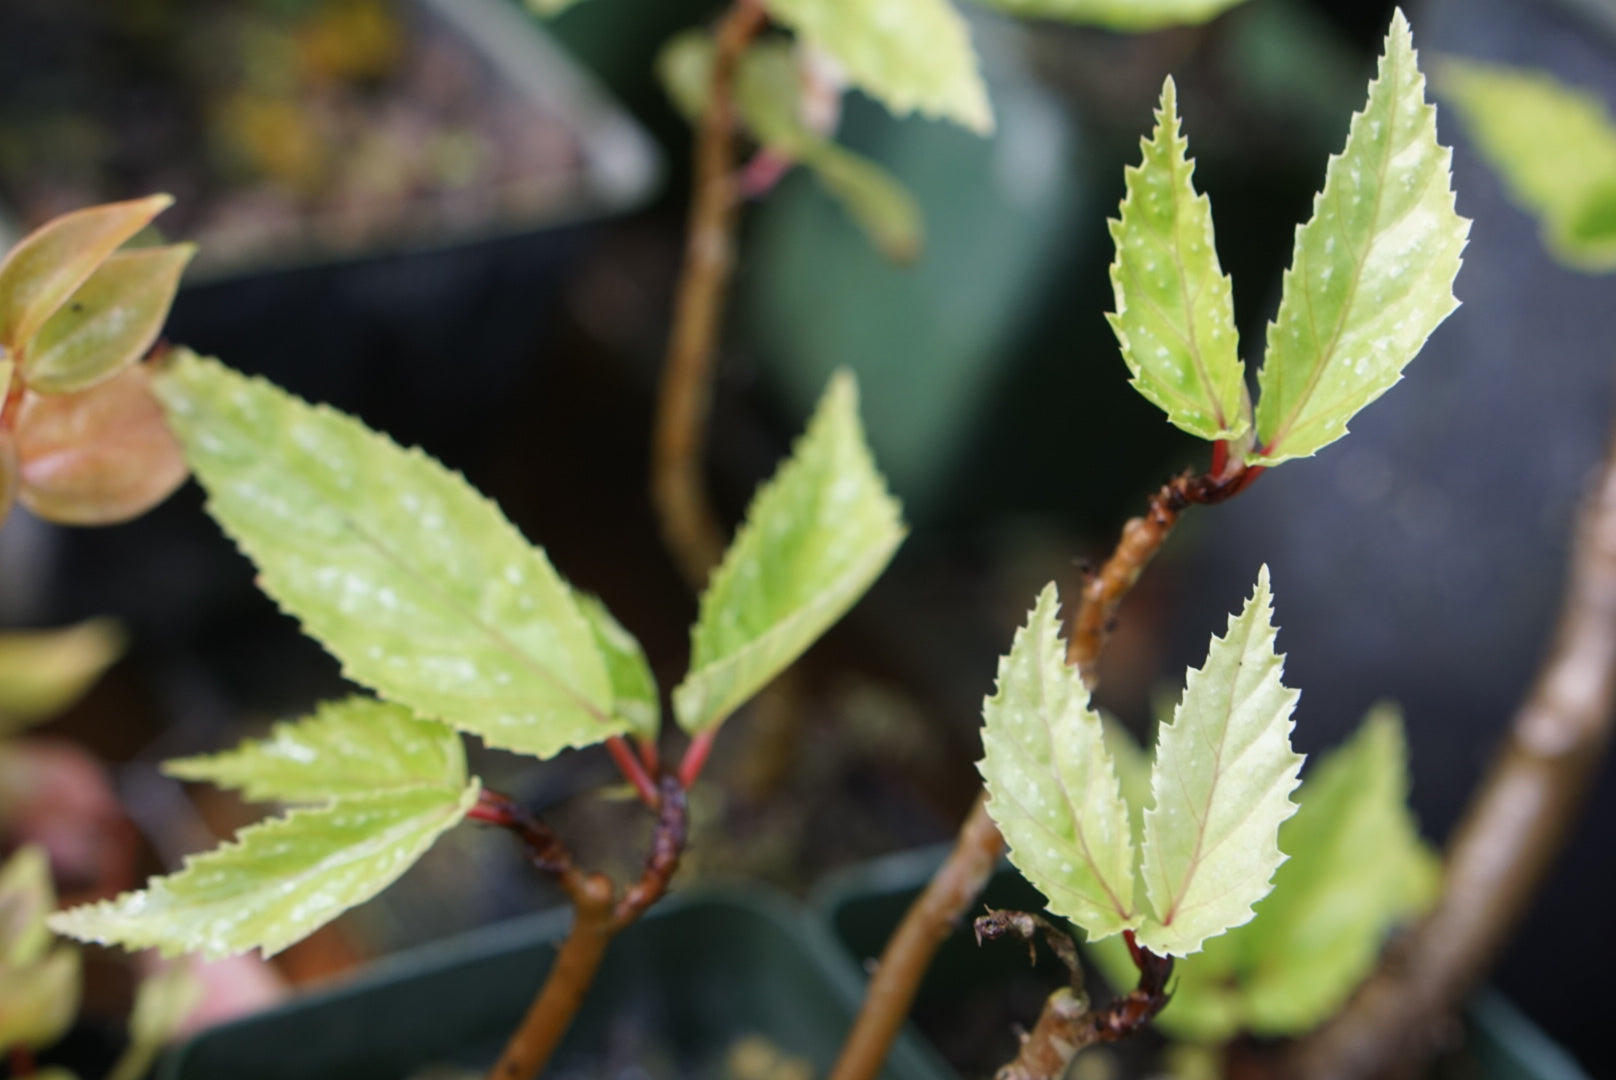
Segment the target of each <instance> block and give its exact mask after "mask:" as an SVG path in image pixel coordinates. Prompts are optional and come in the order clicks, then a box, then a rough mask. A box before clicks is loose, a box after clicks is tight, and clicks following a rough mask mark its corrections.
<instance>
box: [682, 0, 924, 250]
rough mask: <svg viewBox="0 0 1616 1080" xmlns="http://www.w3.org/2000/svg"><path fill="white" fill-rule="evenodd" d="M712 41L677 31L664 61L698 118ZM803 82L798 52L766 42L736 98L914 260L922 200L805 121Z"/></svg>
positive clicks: (881, 238) (876, 234)
mask: <svg viewBox="0 0 1616 1080" xmlns="http://www.w3.org/2000/svg"><path fill="white" fill-rule="evenodd" d="M712 56H713V40H712V36H711V35H710V34H708V33H706V32H705V31H701V30H691V31H687V32H685V33H683V34H680V35H678V36H677V37H675V38H674V39H673V40H671V41H669V42H668V44H667V45H665V46H664V47H663V49H662V53H661V55H660V56H659V57H658V59H657V71H658V72H659V74H660V76H661V78H662V83H663V86H664V87H665V88H666V90H667V92H668V96H669V97H670V98H671V99H672V100H673V102H674V104H675V106H676V107H677V108H678V109H679V111H680V112H681V113H683V114H684V115H685V117H686V118H687V119H688V120H690V121H691V122H692V123H694V122H695V121H696V120H697V119H698V118H699V117H700V116H701V114H702V113H703V112H704V111H705V110H706V107H707V95H708V85H709V80H710V78H711V72H712ZM801 93H802V80H801V77H800V73H799V71H798V61H797V57H796V53H795V50H794V49H793V48H792V47H791V45H790V44H788V43H787V42H784V41H778V40H766V41H760V42H757V43H755V44H754V45H752V47H751V48H749V49H748V50H747V51H746V52H745V53H743V54H742V56H741V60H740V63H739V65H738V70H737V71H736V77H735V101H736V108H737V110H738V111H739V113H740V116H741V120H742V122H743V123H744V124H745V125H746V127H747V130H748V131H750V132H751V133H752V135H753V137H754V138H756V139H757V141H758V142H759V143H761V144H762V145H764V146H766V147H768V148H769V149H770V150H771V151H774V152H775V153H778V154H780V155H781V156H782V157H784V158H787V159H789V160H791V161H794V162H800V163H801V164H802V165H804V166H806V167H807V168H808V169H810V170H811V171H812V172H813V174H814V177H815V178H816V179H817V180H818V181H819V183H820V186H821V187H823V188H824V189H825V191H826V192H828V193H829V194H830V195H831V196H832V197H833V198H834V199H836V201H837V202H838V203H840V204H841V206H842V209H843V210H845V211H846V212H847V216H848V217H849V218H851V219H852V220H853V222H854V223H855V224H857V225H858V227H859V228H860V229H862V230H863V231H864V233H865V235H866V236H868V237H869V238H870V242H871V243H873V244H874V245H875V246H876V248H877V249H879V250H880V252H881V253H882V254H883V255H885V256H886V257H887V258H889V259H892V260H893V261H894V262H908V261H910V260H912V259H914V258H915V257H916V256H918V255H919V254H920V249H921V247H922V246H923V245H924V243H925V223H924V220H923V218H922V216H921V212H920V206H919V204H918V203H917V202H915V198H914V196H913V195H911V194H910V193H909V191H908V189H906V188H905V187H904V186H903V185H902V184H901V183H899V182H898V181H897V179H896V178H895V177H893V175H892V174H891V173H889V172H888V171H887V170H885V169H883V168H882V167H881V166H879V165H877V164H876V163H875V162H873V161H871V160H870V159H869V158H866V157H864V156H863V155H861V154H855V153H854V152H853V151H851V150H848V149H847V148H846V147H844V146H841V145H839V144H837V143H835V142H833V141H832V140H830V139H827V138H825V137H824V136H822V135H820V134H819V133H817V132H815V131H813V130H812V129H811V128H810V127H809V126H808V125H807V124H805V123H804V122H803V120H802V112H801V109H802V102H801Z"/></svg>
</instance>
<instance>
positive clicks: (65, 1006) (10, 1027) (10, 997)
mask: <svg viewBox="0 0 1616 1080" xmlns="http://www.w3.org/2000/svg"><path fill="white" fill-rule="evenodd" d="M82 985H83V964H82V962H81V960H80V957H79V951H78V950H77V949H72V948H59V949H55V950H53V951H52V952H50V953H49V954H48V955H46V956H45V957H44V958H43V959H40V960H35V961H34V962H32V963H30V964H24V965H20V966H17V967H9V966H0V1054H4V1053H9V1052H10V1051H11V1050H12V1049H14V1048H16V1047H19V1046H26V1047H29V1048H30V1049H34V1050H37V1049H40V1048H41V1047H46V1046H49V1045H51V1044H52V1043H54V1042H55V1041H56V1040H57V1039H60V1038H61V1037H62V1036H63V1035H64V1034H66V1033H67V1029H68V1028H69V1027H71V1026H72V1025H73V1018H74V1017H75V1016H77V1015H78V1011H79V995H80V992H81V988H82Z"/></svg>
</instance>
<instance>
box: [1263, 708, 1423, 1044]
mask: <svg viewBox="0 0 1616 1080" xmlns="http://www.w3.org/2000/svg"><path fill="white" fill-rule="evenodd" d="M1407 755H1408V751H1407V747H1406V745H1405V743H1404V739H1403V726H1402V720H1401V717H1399V715H1398V713H1397V710H1396V709H1395V708H1392V707H1386V706H1383V707H1381V708H1378V709H1376V710H1375V711H1373V712H1372V713H1371V714H1370V715H1369V717H1368V718H1367V719H1366V720H1365V721H1364V723H1363V726H1362V727H1361V728H1359V730H1358V732H1357V734H1355V735H1354V736H1353V737H1352V739H1351V740H1350V741H1349V742H1347V743H1346V744H1345V745H1344V746H1342V747H1341V748H1339V749H1338V750H1336V751H1335V752H1334V753H1332V754H1330V755H1329V756H1328V757H1327V758H1324V759H1323V760H1322V761H1320V762H1319V764H1318V766H1317V767H1316V768H1315V769H1312V770H1310V771H1309V775H1308V777H1307V780H1306V782H1305V783H1304V784H1303V785H1302V787H1301V790H1300V791H1299V792H1298V793H1297V801H1298V803H1299V804H1300V808H1299V809H1298V810H1297V812H1296V816H1295V817H1293V818H1291V819H1290V820H1289V821H1287V822H1286V823H1285V824H1284V826H1283V827H1282V828H1281V829H1280V833H1279V845H1280V848H1281V850H1283V851H1285V852H1286V853H1287V854H1288V855H1289V856H1290V858H1289V861H1288V862H1286V863H1285V865H1284V866H1281V867H1280V868H1279V871H1278V873H1276V874H1275V875H1274V891H1273V893H1272V895H1270V896H1269V897H1268V898H1267V899H1266V900H1264V901H1263V902H1262V903H1261V904H1260V905H1259V906H1258V908H1257V918H1256V919H1255V920H1253V921H1252V922H1251V924H1250V925H1249V926H1245V927H1242V928H1241V929H1240V931H1239V932H1238V936H1239V942H1240V946H1241V971H1240V973H1239V976H1238V977H1239V980H1240V983H1241V986H1242V989H1243V992H1244V996H1245V999H1246V1000H1245V1003H1244V1012H1245V1026H1246V1027H1247V1028H1248V1029H1249V1030H1250V1031H1252V1032H1253V1033H1254V1034H1257V1035H1262V1036H1281V1035H1299V1034H1301V1033H1303V1032H1305V1031H1307V1030H1309V1029H1311V1028H1312V1027H1314V1026H1315V1025H1316V1024H1318V1023H1320V1022H1321V1021H1323V1020H1324V1019H1325V1018H1327V1017H1329V1016H1331V1015H1333V1014H1334V1013H1335V1011H1336V1010H1337V1009H1338V1008H1340V1006H1341V1005H1342V1004H1343V1003H1345V1002H1346V1000H1347V998H1348V997H1349V996H1351V994H1352V992H1353V990H1355V989H1356V988H1357V986H1358V984H1359V983H1360V982H1361V981H1362V980H1363V979H1364V977H1365V976H1367V975H1368V974H1369V973H1370V971H1372V970H1373V969H1374V966H1375V962H1376V960H1377V959H1378V957H1379V955H1380V948H1381V946H1382V945H1383V944H1384V943H1385V940H1386V935H1387V933H1388V931H1389V930H1390V929H1391V928H1392V927H1394V926H1395V925H1397V924H1398V923H1399V922H1402V921H1405V920H1407V919H1409V918H1411V917H1413V916H1416V915H1418V914H1420V913H1422V912H1423V911H1424V910H1426V909H1427V908H1428V907H1429V906H1430V905H1431V904H1432V903H1433V902H1435V900H1436V897H1437V892H1438V889H1439V888H1440V881H1441V870H1440V865H1439V863H1438V860H1437V857H1436V855H1435V853H1434V852H1432V851H1431V850H1430V849H1429V848H1428V847H1427V846H1426V845H1425V844H1424V843H1423V842H1422V841H1421V840H1420V835H1419V830H1418V827H1417V826H1416V825H1415V823H1414V818H1413V815H1412V814H1411V813H1410V812H1409V809H1408V765H1407ZM1231 936H1235V935H1231Z"/></svg>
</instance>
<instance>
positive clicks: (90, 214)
mask: <svg viewBox="0 0 1616 1080" xmlns="http://www.w3.org/2000/svg"><path fill="white" fill-rule="evenodd" d="M173 202H174V200H173V198H172V197H170V196H168V195H148V196H146V198H144V199H133V200H130V201H129V202H119V203H107V204H105V205H103V206H91V207H87V208H85V209H83V210H75V211H73V212H72V213H71V214H63V215H62V216H61V217H59V218H54V219H52V220H50V221H47V222H46V223H45V224H43V225H41V226H40V227H39V228H37V229H35V230H34V231H33V232H31V233H29V234H28V235H27V236H25V237H23V238H22V240H21V241H20V242H19V243H18V244H17V246H16V247H14V248H12V249H11V253H10V254H9V255H7V256H6V259H5V262H4V263H0V345H3V346H5V347H6V348H7V349H8V350H10V351H11V352H13V353H22V354H26V353H27V351H28V345H29V343H30V342H31V341H33V339H34V335H35V334H37V333H39V329H40V327H42V326H44V325H45V320H47V319H49V318H50V317H51V316H52V315H53V314H55V312H56V309H57V308H59V307H61V306H62V305H63V304H64V303H66V302H67V298H68V297H69V296H71V295H73V292H74V291H75V290H76V289H77V288H78V287H79V286H80V285H82V284H84V281H85V279H86V278H88V277H89V276H90V275H91V274H92V273H93V272H94V271H95V268H96V267H98V266H100V265H101V264H102V263H103V262H104V261H106V258H107V256H109V255H111V254H112V253H113V252H114V251H116V250H117V249H118V248H119V247H120V246H122V244H123V242H124V241H125V240H128V239H129V238H130V237H131V236H133V235H135V234H136V233H137V232H139V231H140V230H141V229H144V228H145V227H146V226H147V225H148V224H149V223H150V222H151V220H152V218H154V217H156V216H157V215H158V214H160V213H162V212H163V211H164V210H166V209H168V207H169V206H170V205H171V204H172V203H173Z"/></svg>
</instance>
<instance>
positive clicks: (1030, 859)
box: [978, 584, 1140, 941]
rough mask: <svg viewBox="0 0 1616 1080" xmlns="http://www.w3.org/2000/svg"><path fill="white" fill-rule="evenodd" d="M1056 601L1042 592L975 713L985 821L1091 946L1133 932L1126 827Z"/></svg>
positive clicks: (1135, 917) (1100, 729) (1099, 728)
mask: <svg viewBox="0 0 1616 1080" xmlns="http://www.w3.org/2000/svg"><path fill="white" fill-rule="evenodd" d="M1060 630H1061V623H1060V597H1059V596H1058V595H1057V593H1056V591H1055V586H1054V585H1053V584H1050V585H1046V586H1045V587H1044V591H1043V592H1042V593H1040V594H1039V596H1038V603H1037V605H1036V606H1034V608H1033V609H1032V614H1031V615H1030V616H1028V619H1027V625H1026V626H1025V627H1023V628H1022V629H1021V630H1020V631H1018V632H1017V633H1016V637H1015V641H1014V642H1013V643H1012V644H1011V646H1010V652H1009V653H1008V654H1007V655H1006V656H1004V657H1003V658H1002V659H1001V660H1000V661H999V678H998V689H997V691H996V692H995V693H994V695H993V696H992V697H990V698H988V699H987V701H985V702H984V703H983V705H982V719H983V728H982V750H983V756H982V762H981V764H980V765H979V766H978V767H979V768H980V769H981V772H982V779H983V780H984V781H985V783H986V785H987V792H988V813H989V814H990V815H991V816H992V817H993V820H994V822H996V823H997V824H998V826H999V831H1000V832H1001V833H1003V834H1004V838H1005V840H1006V842H1007V843H1008V844H1009V845H1010V861H1011V862H1012V863H1014V864H1015V866H1016V869H1018V870H1020V871H1021V873H1022V876H1024V877H1025V878H1026V879H1027V880H1028V881H1029V882H1030V883H1031V884H1032V885H1033V886H1034V887H1035V888H1037V889H1038V891H1039V892H1041V893H1043V894H1044V896H1045V897H1047V898H1048V900H1049V910H1051V911H1053V912H1055V913H1056V914H1057V915H1061V916H1063V917H1065V918H1067V919H1069V920H1071V921H1072V922H1073V923H1075V924H1076V925H1078V926H1080V927H1082V928H1083V929H1084V930H1085V931H1086V932H1087V933H1088V936H1089V939H1090V940H1091V941H1092V940H1096V939H1099V938H1105V937H1110V936H1111V935H1112V934H1119V933H1121V932H1122V931H1124V930H1130V929H1132V928H1134V927H1136V926H1138V925H1139V922H1140V915H1139V913H1138V911H1137V910H1136V909H1135V907H1134V847H1133V828H1132V825H1131V823H1130V821H1129V813H1128V804H1127V802H1126V801H1125V800H1124V799H1123V797H1122V792H1121V789H1120V787H1119V786H1118V782H1117V773H1116V769H1115V767H1114V766H1113V765H1112V761H1111V755H1110V754H1109V753H1108V752H1107V750H1106V737H1105V729H1104V726H1103V725H1102V722H1101V720H1100V717H1099V714H1098V713H1096V712H1095V711H1094V710H1093V709H1092V708H1090V706H1089V691H1088V687H1087V686H1085V685H1084V684H1083V677H1082V676H1081V675H1080V674H1079V673H1078V672H1077V670H1076V669H1075V668H1071V667H1068V666H1067V665H1066V645H1065V642H1063V641H1062V640H1061V637H1060Z"/></svg>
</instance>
